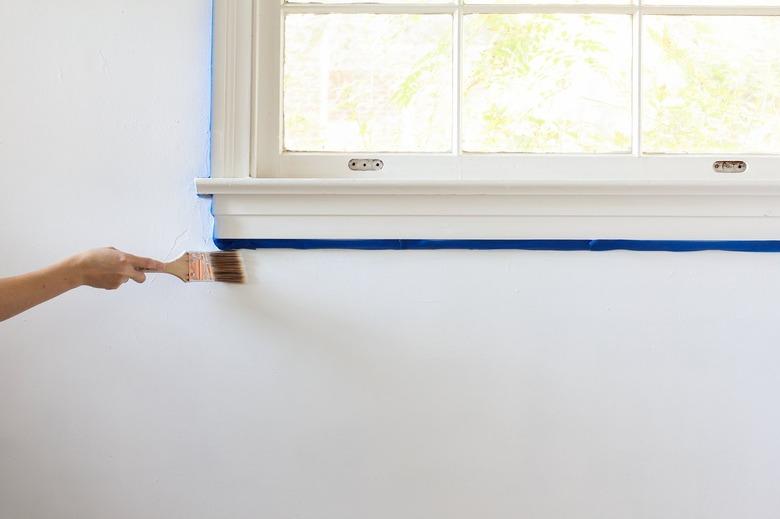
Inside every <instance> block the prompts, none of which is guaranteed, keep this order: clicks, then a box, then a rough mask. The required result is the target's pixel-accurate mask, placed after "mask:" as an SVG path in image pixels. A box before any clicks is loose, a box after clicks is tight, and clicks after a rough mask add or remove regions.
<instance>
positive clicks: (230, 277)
mask: <svg viewBox="0 0 780 519" xmlns="http://www.w3.org/2000/svg"><path fill="white" fill-rule="evenodd" d="M208 261H209V263H210V264H211V272H212V273H213V274H214V281H219V282H222V283H246V274H245V271H244V261H243V260H242V259H241V255H240V254H239V253H238V251H225V252H209V253H208Z"/></svg>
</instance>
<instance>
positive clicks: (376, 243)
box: [214, 237, 780, 252]
mask: <svg viewBox="0 0 780 519" xmlns="http://www.w3.org/2000/svg"><path fill="white" fill-rule="evenodd" d="M214 243H215V244H216V246H217V247H218V248H219V249H221V250H238V249H304V250H308V249H355V250H437V249H470V250H537V251H599V252H602V251H613V250H628V251H644V252H698V251H729V252H780V240H765V241H764V240H754V241H677V240H305V239H304V240H302V239H229V238H216V237H215V238H214Z"/></svg>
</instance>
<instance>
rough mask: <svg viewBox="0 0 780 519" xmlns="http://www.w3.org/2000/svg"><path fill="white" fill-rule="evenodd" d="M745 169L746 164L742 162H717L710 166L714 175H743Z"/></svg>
mask: <svg viewBox="0 0 780 519" xmlns="http://www.w3.org/2000/svg"><path fill="white" fill-rule="evenodd" d="M747 168H748V165H747V162H744V161H742V160H719V161H717V162H715V164H713V165H712V169H714V170H715V173H744V172H745V171H747Z"/></svg>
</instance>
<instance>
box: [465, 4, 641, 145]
mask: <svg viewBox="0 0 780 519" xmlns="http://www.w3.org/2000/svg"><path fill="white" fill-rule="evenodd" d="M631 41H632V36H631V17H630V16H625V15H581V14H491V15H468V16H465V17H464V57H463V71H464V79H463V121H462V123H463V124H462V127H463V149H464V151H471V152H533V153H609V152H628V151H630V150H631V47H632V46H631Z"/></svg>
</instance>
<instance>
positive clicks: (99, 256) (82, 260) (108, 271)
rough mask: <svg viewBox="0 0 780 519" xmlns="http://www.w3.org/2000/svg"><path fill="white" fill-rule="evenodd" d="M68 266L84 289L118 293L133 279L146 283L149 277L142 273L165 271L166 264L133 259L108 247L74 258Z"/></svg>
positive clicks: (137, 257)
mask: <svg viewBox="0 0 780 519" xmlns="http://www.w3.org/2000/svg"><path fill="white" fill-rule="evenodd" d="M69 263H70V264H71V265H72V267H73V269H74V271H75V273H76V277H77V279H78V280H79V282H80V284H82V285H89V286H91V287H95V288H104V289H106V290H115V289H117V288H119V287H120V286H122V285H123V284H125V283H127V281H128V280H130V279H132V280H133V281H135V282H136V283H143V282H144V281H145V280H146V275H145V274H144V273H143V272H142V270H148V271H156V270H162V269H163V268H164V264H163V263H161V262H159V261H156V260H153V259H150V258H142V257H139V256H133V255H132V254H128V253H126V252H122V251H120V250H117V249H115V248H114V247H105V248H102V249H94V250H89V251H86V252H82V253H81V254H78V255H76V256H73V257H72V258H71V259H70V260H69Z"/></svg>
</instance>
